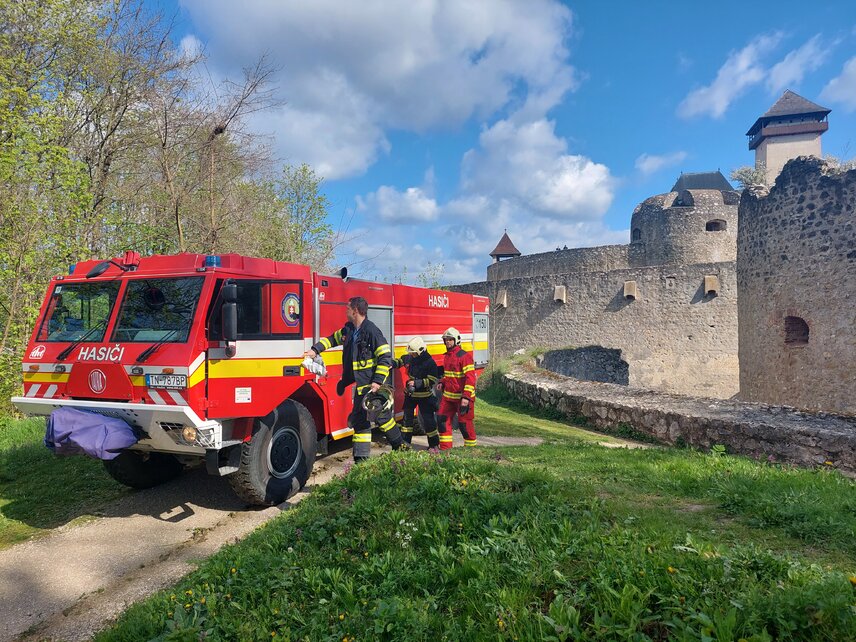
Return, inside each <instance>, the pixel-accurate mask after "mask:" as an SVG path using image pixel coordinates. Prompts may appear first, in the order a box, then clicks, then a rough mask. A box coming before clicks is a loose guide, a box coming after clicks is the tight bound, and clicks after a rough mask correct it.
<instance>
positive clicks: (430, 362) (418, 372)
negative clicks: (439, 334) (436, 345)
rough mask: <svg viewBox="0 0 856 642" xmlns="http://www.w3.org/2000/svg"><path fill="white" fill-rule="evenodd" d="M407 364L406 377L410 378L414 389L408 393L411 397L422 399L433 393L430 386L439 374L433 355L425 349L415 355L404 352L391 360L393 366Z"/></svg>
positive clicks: (435, 381) (397, 366)
mask: <svg viewBox="0 0 856 642" xmlns="http://www.w3.org/2000/svg"><path fill="white" fill-rule="evenodd" d="M403 366H407V377H408V379H412V380H413V383H414V385H415V390H414V391H413V392H412V393H409V394H410V396H411V397H414V398H416V399H423V398H427V397H431V396H432V395H433V394H434V393H433V391H432V388H433V387H434V384H435V383H437V380H438V379H439V376H440V367H439V366H438V365H437V363H436V362H435V361H434V357H432V356H431V355H430V354H428V351H427V350H426V351H425V352H423V353H422V354H420V355H417V356H416V357H411V356H410V355H409V354H404V355H402V356H401V357H399V358H398V359H395V360H394V361H393V362H392V367H393V368H401V367H403Z"/></svg>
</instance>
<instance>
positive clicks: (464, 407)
mask: <svg viewBox="0 0 856 642" xmlns="http://www.w3.org/2000/svg"><path fill="white" fill-rule="evenodd" d="M443 343H444V344H445V345H446V355H445V356H444V357H443V379H442V380H441V381H440V383H439V384H437V387H438V388H440V389H442V391H443V398H442V400H441V401H440V409H439V410H438V411H437V428H438V430H439V432H440V450H449V449H450V448H451V447H452V420H453V419H454V417H455V416H456V415H457V418H458V426H459V427H460V429H461V432H462V433H463V434H464V446H475V445H476V443H477V442H476V429H475V426H474V425H473V416H474V415H475V402H476V369H475V366H474V365H473V355H472V353H471V352H467V351H466V350H464V349H463V348H462V347H461V333H460V332H458V331H457V329H455V328H449V329H447V330H446V331H445V332H444V333H443ZM447 421H448V424H447V423H446V422H447Z"/></svg>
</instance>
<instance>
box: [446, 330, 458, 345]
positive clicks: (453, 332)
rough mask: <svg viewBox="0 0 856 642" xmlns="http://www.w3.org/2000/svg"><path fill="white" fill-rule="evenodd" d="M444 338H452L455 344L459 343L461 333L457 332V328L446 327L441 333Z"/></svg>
mask: <svg viewBox="0 0 856 642" xmlns="http://www.w3.org/2000/svg"><path fill="white" fill-rule="evenodd" d="M446 339H454V340H455V345H456V346H459V345H461V333H460V332H458V329H457V328H448V329H447V330H446V331H445V332H444V333H443V340H446Z"/></svg>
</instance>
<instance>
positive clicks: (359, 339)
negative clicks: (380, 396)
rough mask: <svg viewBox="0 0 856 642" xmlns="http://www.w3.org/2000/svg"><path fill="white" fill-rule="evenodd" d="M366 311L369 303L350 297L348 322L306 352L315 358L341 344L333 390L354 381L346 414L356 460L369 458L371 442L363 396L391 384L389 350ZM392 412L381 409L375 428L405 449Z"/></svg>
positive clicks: (396, 448) (347, 313) (343, 389)
mask: <svg viewBox="0 0 856 642" xmlns="http://www.w3.org/2000/svg"><path fill="white" fill-rule="evenodd" d="M367 313H368V303H367V302H366V300H365V299H364V298H363V297H361V296H356V297H353V298H351V299H350V300H349V301H348V306H347V308H346V310H345V314H346V316H347V317H348V322H347V323H346V324H345V325H344V326H343V327H342V329H341V330H336V331H335V332H334V333H333V334H331V335H330V336H329V337H325V338H323V339H321V340H320V341H319V342H318V343H316V344H315V345H314V346H312V347H311V348H310V349H309V350H307V351H306V354H305V356H307V357H309V358H312V359H314V358H315V357H316V356H318V355H319V354H321V353H322V352H324V350H326V349H327V348H333V347H335V346H339V345H340V346H342V380H341V381H340V382H339V384H338V385H337V387H336V391H337V392H338V393H339V395H342V394H344V392H345V388H346V387H347V386H349V385H350V384H352V383H354V384H356V386H355V390H354V408H353V410H352V411H351V414H350V415H349V416H348V425H349V426H350V427H351V428H353V430H354V437H353V442H354V461H355V462H360V461H364V460H366V459H368V457H369V451H370V450H371V445H372V444H371V442H372V425H371V423H370V422H369V419H368V416H367V414H366V409H365V408H364V407H363V399H364V397H365V396H366V395H373V394H375V393H378V391H379V390H380V389H381V386H390V387H391V385H392V377H391V374H390V368H391V366H392V350H391V349H390V347H389V342H388V341H387V340H386V337H384V336H383V333H382V332H381V331H380V329H379V328H378V327H377V326H376V325H375V324H374V323H372V322H371V321H369V320H368V319H367V318H366V314H367ZM392 412H393V410H392V408H388V409H386V410H384V411H383V412H381V413H380V414H379V415H378V416H377V418H376V420H375V421H376V424H377V427H378V428H380V429H381V430H382V431H383V433H384V435H386V439H387V441H389V443H390V445H391V446H392V448H393V450H398V449H399V448H402V447H404V448H406V447H407V444H406V442H405V441H404V438H403V437H402V436H401V430H400V428H399V427H398V424H397V423H396V422H395V418H394V417H393V416H392Z"/></svg>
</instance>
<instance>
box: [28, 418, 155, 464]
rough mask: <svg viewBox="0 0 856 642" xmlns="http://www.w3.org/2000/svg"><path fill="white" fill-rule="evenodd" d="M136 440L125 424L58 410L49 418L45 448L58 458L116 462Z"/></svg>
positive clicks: (113, 419)
mask: <svg viewBox="0 0 856 642" xmlns="http://www.w3.org/2000/svg"><path fill="white" fill-rule="evenodd" d="M137 441H138V438H137V435H136V434H135V433H134V429H133V428H131V426H129V425H128V424H127V423H126V422H125V421H123V420H122V419H118V418H116V417H105V416H104V415H99V414H98V413H96V412H89V411H87V410H77V409H76V408H68V407H63V408H57V409H56V410H54V411H53V412H52V413H51V416H50V417H48V423H47V430H45V446H47V447H48V448H50V449H51V450H53V451H54V453H56V454H57V455H89V456H90V457H97V458H98V459H115V458H116V457H118V456H119V451H121V450H122V449H123V448H127V447H129V446H133V445H134V444H135V443H137Z"/></svg>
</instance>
